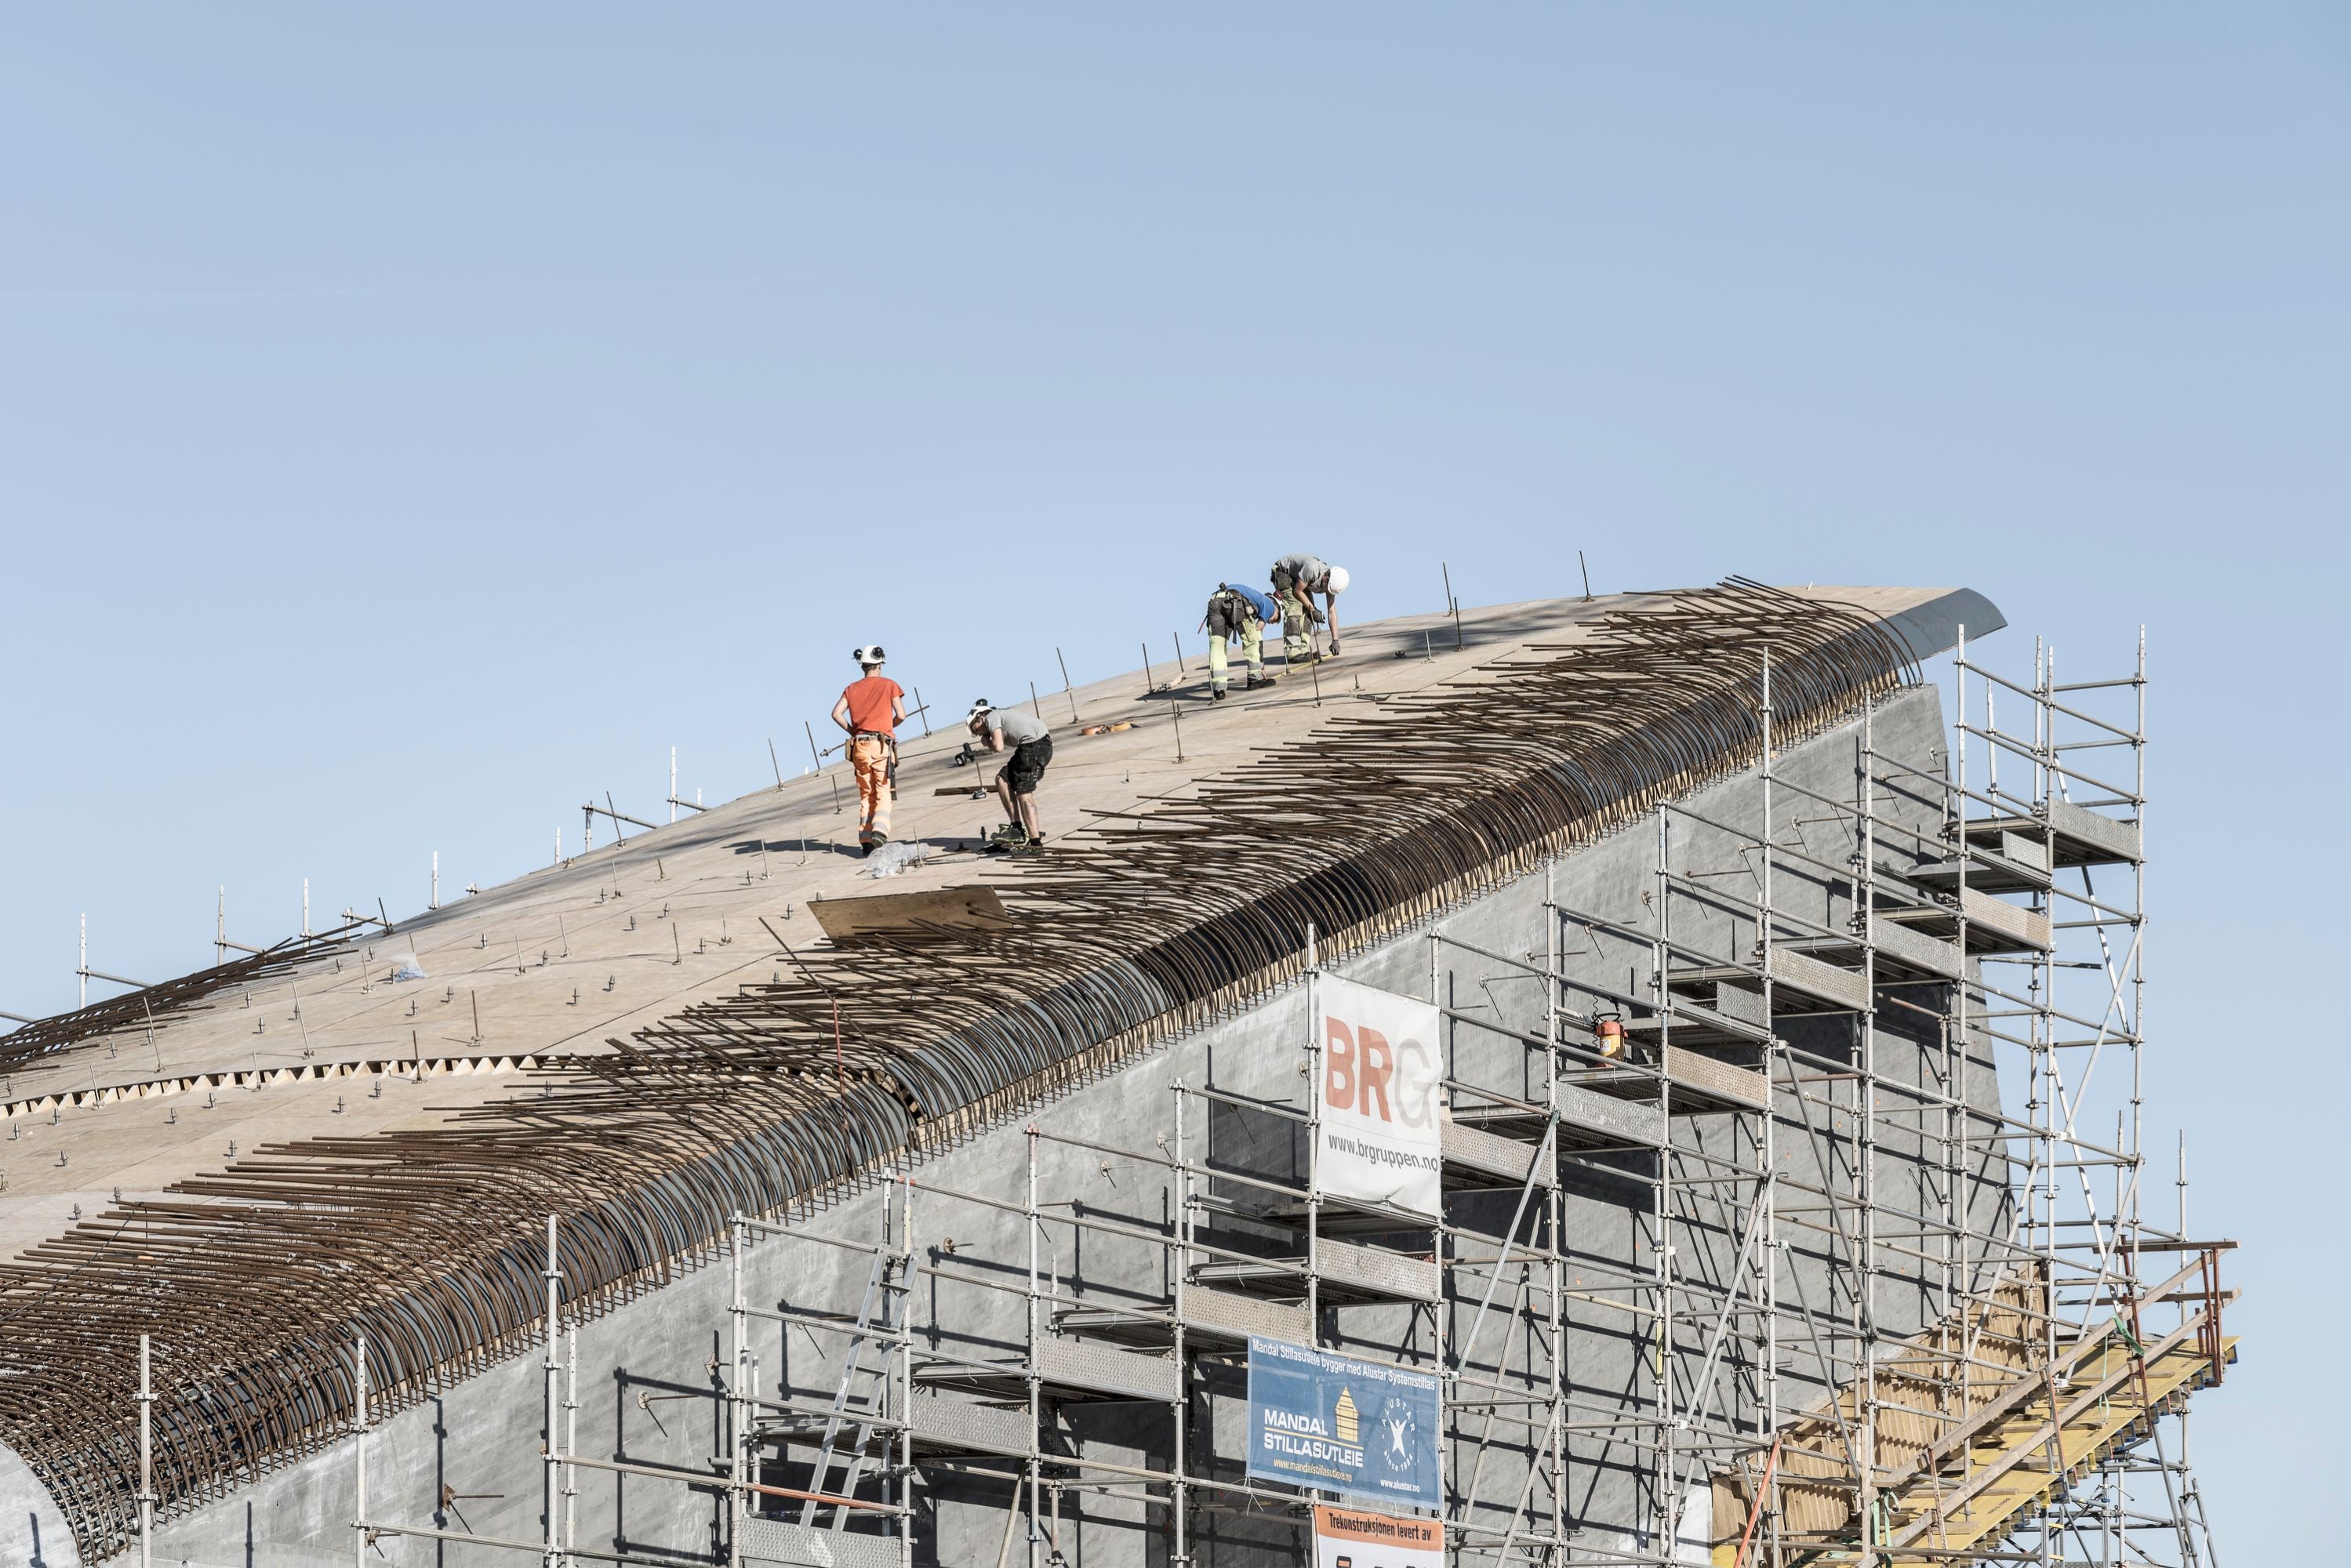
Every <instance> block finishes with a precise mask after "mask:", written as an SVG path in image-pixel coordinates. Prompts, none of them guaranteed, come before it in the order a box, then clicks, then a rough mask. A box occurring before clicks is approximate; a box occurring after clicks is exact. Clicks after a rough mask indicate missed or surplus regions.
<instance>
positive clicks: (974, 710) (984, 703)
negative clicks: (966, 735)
mask: <svg viewBox="0 0 2351 1568" xmlns="http://www.w3.org/2000/svg"><path fill="white" fill-rule="evenodd" d="M995 711H996V705H995V704H993V703H991V702H989V701H988V700H987V698H986V697H982V698H980V699H979V700H978V701H977V702H976V703H974V704H972V705H971V711H970V712H969V713H967V714H966V715H964V721H965V722H966V723H969V722H970V721H971V720H973V719H976V718H977V717H979V716H981V715H983V714H991V713H994V712H995Z"/></svg>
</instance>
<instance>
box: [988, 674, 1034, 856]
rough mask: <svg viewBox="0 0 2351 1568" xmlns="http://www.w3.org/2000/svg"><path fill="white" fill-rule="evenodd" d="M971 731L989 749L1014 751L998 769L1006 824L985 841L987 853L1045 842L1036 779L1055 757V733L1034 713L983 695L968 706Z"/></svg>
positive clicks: (999, 795)
mask: <svg viewBox="0 0 2351 1568" xmlns="http://www.w3.org/2000/svg"><path fill="white" fill-rule="evenodd" d="M971 733H972V734H973V735H974V736H976V737H977V738H978V739H979V741H980V743H981V744H982V745H984V746H986V747H987V749H988V750H990V751H1002V750H1005V749H1006V748H1008V747H1009V748H1010V750H1011V752H1012V755H1011V756H1010V757H1008V758H1005V761H1004V766H1003V767H1002V768H998V770H997V774H996V797H997V799H998V800H1001V801H1003V802H1004V816H1005V825H1004V826H1003V828H1002V829H1000V830H999V831H998V832H997V834H996V836H995V837H994V838H993V839H991V840H990V841H988V843H987V848H986V851H985V852H986V853H988V854H1018V853H1021V852H1028V851H1033V850H1040V849H1042V848H1043V847H1044V845H1045V832H1044V830H1043V829H1042V828H1040V827H1039V826H1038V824H1037V781H1038V780H1039V779H1042V778H1043V777H1044V776H1045V768H1046V767H1047V766H1048V765H1049V764H1050V763H1051V761H1052V760H1053V732H1052V731H1051V730H1050V729H1048V728H1046V727H1045V721H1044V720H1043V719H1041V718H1039V717H1038V716H1036V715H1034V714H1030V713H1024V712H1022V711H1021V710H1020V709H1019V708H997V707H992V706H989V705H988V701H987V698H986V697H982V698H980V699H979V700H978V701H977V702H976V703H974V704H972V705H971Z"/></svg>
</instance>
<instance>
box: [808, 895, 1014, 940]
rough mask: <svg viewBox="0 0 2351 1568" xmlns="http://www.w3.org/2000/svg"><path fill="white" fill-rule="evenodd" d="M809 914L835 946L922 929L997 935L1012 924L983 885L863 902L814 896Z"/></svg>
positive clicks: (873, 897) (875, 897)
mask: <svg viewBox="0 0 2351 1568" xmlns="http://www.w3.org/2000/svg"><path fill="white" fill-rule="evenodd" d="M808 911H809V913H810V915H815V916H816V923H817V924H818V925H821V926H823V927H824V934H825V935H826V936H830V937H831V938H832V939H833V940H834V941H835V942H844V941H853V940H855V939H856V938H858V937H860V936H898V935H904V934H905V933H907V932H912V931H915V930H918V929H920V928H921V927H923V926H925V925H951V926H956V927H958V928H960V929H963V930H967V931H1001V930H1003V929H1004V928H1005V927H1006V926H1008V925H1011V924H1012V917H1011V916H1010V915H1007V914H1006V913H1005V912H1004V901H1003V900H1002V899H1000V898H998V897H997V896H996V889H994V888H992V887H988V886H986V885H985V884H982V883H969V884H967V885H964V886H961V887H934V888H928V889H925V891H923V892H921V893H875V894H866V895H865V896H863V897H862V898H812V899H810V900H809V904H808Z"/></svg>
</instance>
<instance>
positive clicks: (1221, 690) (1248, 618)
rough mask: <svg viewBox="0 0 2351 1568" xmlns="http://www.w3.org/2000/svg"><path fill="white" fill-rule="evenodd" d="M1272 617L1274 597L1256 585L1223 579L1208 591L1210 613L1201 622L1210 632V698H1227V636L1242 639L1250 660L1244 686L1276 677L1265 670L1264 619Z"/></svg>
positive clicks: (1244, 654)
mask: <svg viewBox="0 0 2351 1568" xmlns="http://www.w3.org/2000/svg"><path fill="white" fill-rule="evenodd" d="M1273 617H1274V608H1273V601H1272V600H1270V599H1268V598H1267V597H1266V596H1265V595H1264V594H1262V593H1259V591H1257V590H1256V589H1254V588H1244V587H1241V586H1239V585H1238V584H1236V583H1230V582H1220V583H1218V584H1217V591H1216V592H1214V593H1212V594H1210V595H1208V613H1207V615H1206V616H1204V617H1202V619H1201V622H1200V623H1201V624H1202V625H1203V626H1205V627H1207V632H1208V698H1209V700H1210V701H1211V702H1222V701H1224V700H1225V669H1226V658H1225V652H1226V646H1227V643H1228V639H1229V640H1231V641H1236V642H1238V643H1240V645H1241V655H1242V657H1243V658H1245V659H1247V660H1248V661H1249V685H1248V686H1246V687H1244V688H1242V689H1243V690H1250V691H1253V690H1255V689H1256V688H1257V687H1259V686H1264V685H1272V684H1273V677H1272V676H1271V675H1269V674H1266V673H1265V653H1264V648H1265V623H1266V622H1269V621H1270V620H1272V619H1273Z"/></svg>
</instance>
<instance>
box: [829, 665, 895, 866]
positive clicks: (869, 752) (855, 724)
mask: <svg viewBox="0 0 2351 1568" xmlns="http://www.w3.org/2000/svg"><path fill="white" fill-rule="evenodd" d="M850 656H851V657H852V658H853V659H855V660H856V661H857V667H858V668H859V669H861V670H862V671H864V672H865V673H864V674H863V675H862V676H861V677H860V678H858V679H857V680H854V681H852V682H851V683H850V684H849V685H848V686H847V687H846V688H845V689H844V690H843V691H842V692H841V700H840V701H839V702H837V703H835V704H833V705H832V722H833V723H835V724H837V725H839V726H841V728H843V729H845V730H847V731H848V732H849V769H850V771H851V772H852V773H854V774H855V775H856V776H857V849H858V852H859V853H860V854H868V855H870V854H872V852H874V851H875V850H877V849H880V848H881V847H882V846H883V844H886V843H888V842H889V841H890V801H891V798H892V797H893V795H895V794H896V793H897V787H898V727H899V726H900V725H902V724H904V723H905V722H906V694H905V692H904V691H903V690H902V689H900V687H899V685H898V683H897V682H895V681H893V680H892V679H891V678H890V677H889V676H887V675H885V674H883V673H882V664H883V652H882V645H881V644H880V643H872V644H869V645H868V646H866V647H862V648H860V649H858V650H857V651H856V652H855V653H852V654H851V655H850Z"/></svg>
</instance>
